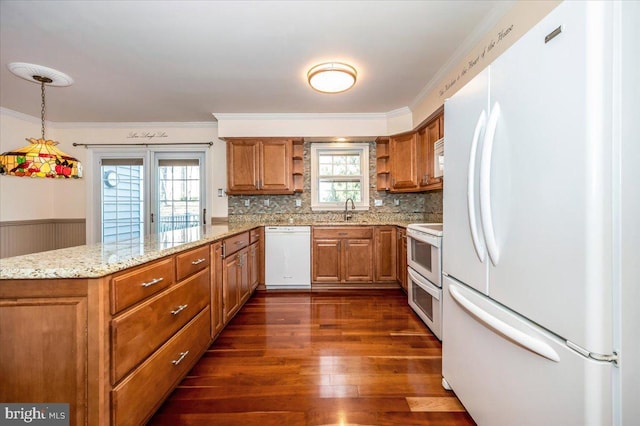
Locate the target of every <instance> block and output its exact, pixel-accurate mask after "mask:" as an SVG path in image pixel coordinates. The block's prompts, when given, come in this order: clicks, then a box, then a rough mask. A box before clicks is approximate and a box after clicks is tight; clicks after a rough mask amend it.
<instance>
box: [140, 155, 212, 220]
mask: <svg viewBox="0 0 640 426" xmlns="http://www.w3.org/2000/svg"><path fill="white" fill-rule="evenodd" d="M204 170H205V169H204V153H172V152H162V153H154V168H153V172H154V191H152V193H151V201H152V205H153V210H152V212H151V222H152V224H151V226H152V228H153V231H154V232H164V231H173V230H176V229H184V228H192V227H195V226H199V225H204V224H206V208H205V206H206V203H205V202H204V200H205V194H206V192H205V185H204V179H203V177H204V175H205V173H204Z"/></svg>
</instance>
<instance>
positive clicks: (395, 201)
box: [393, 198, 400, 206]
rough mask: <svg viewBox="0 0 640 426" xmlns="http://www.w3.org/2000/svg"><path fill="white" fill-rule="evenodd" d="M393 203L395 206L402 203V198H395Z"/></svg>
mask: <svg viewBox="0 0 640 426" xmlns="http://www.w3.org/2000/svg"><path fill="white" fill-rule="evenodd" d="M393 205H394V206H399V205H400V200H398V199H397V198H396V199H394V200H393Z"/></svg>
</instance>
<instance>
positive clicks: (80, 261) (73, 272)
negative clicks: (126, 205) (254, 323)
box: [0, 224, 258, 279]
mask: <svg viewBox="0 0 640 426" xmlns="http://www.w3.org/2000/svg"><path fill="white" fill-rule="evenodd" d="M256 226H258V225H255V224H253V225H250V224H237V225H236V224H229V225H212V226H203V227H194V228H186V229H180V230H176V231H168V232H163V233H160V234H153V235H148V236H146V237H145V238H144V239H139V240H138V239H134V240H127V241H122V242H117V243H96V244H89V245H84V246H77V247H69V248H64V249H59V250H51V251H45V252H40V253H33V254H27V255H23V256H15V257H9V258H5V259H0V279H45V278H46V279H51V278H99V277H103V276H105V275H109V274H112V273H114V272H118V271H121V270H123V269H127V268H130V267H132V266H137V265H141V264H143V263H145V262H149V261H151V260H155V259H159V258H161V257H164V256H168V255H171V254H174V253H178V252H181V251H184V250H188V249H190V248H194V247H198V246H201V245H204V244H207V243H210V242H212V241H215V240H219V239H221V238H224V237H226V236H229V235H233V234H237V233H239V232H244V231H248V230H249V229H252V228H255V227H256Z"/></svg>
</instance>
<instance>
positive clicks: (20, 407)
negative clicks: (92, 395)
mask: <svg viewBox="0 0 640 426" xmlns="http://www.w3.org/2000/svg"><path fill="white" fill-rule="evenodd" d="M24 424H33V425H39V426H50V425H51V426H69V404H40V403H38V404H33V403H27V402H25V403H13V404H5V403H0V426H5V425H7V426H8V425H24Z"/></svg>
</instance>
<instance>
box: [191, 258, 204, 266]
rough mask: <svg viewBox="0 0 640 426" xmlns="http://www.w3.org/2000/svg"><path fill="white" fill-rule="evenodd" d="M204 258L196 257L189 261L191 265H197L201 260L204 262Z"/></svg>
mask: <svg viewBox="0 0 640 426" xmlns="http://www.w3.org/2000/svg"><path fill="white" fill-rule="evenodd" d="M205 260H206V259H205V258H201V259H196V260H194V261H193V262H191V264H192V265H199V264H201V263H202V262H204V261H205Z"/></svg>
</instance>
